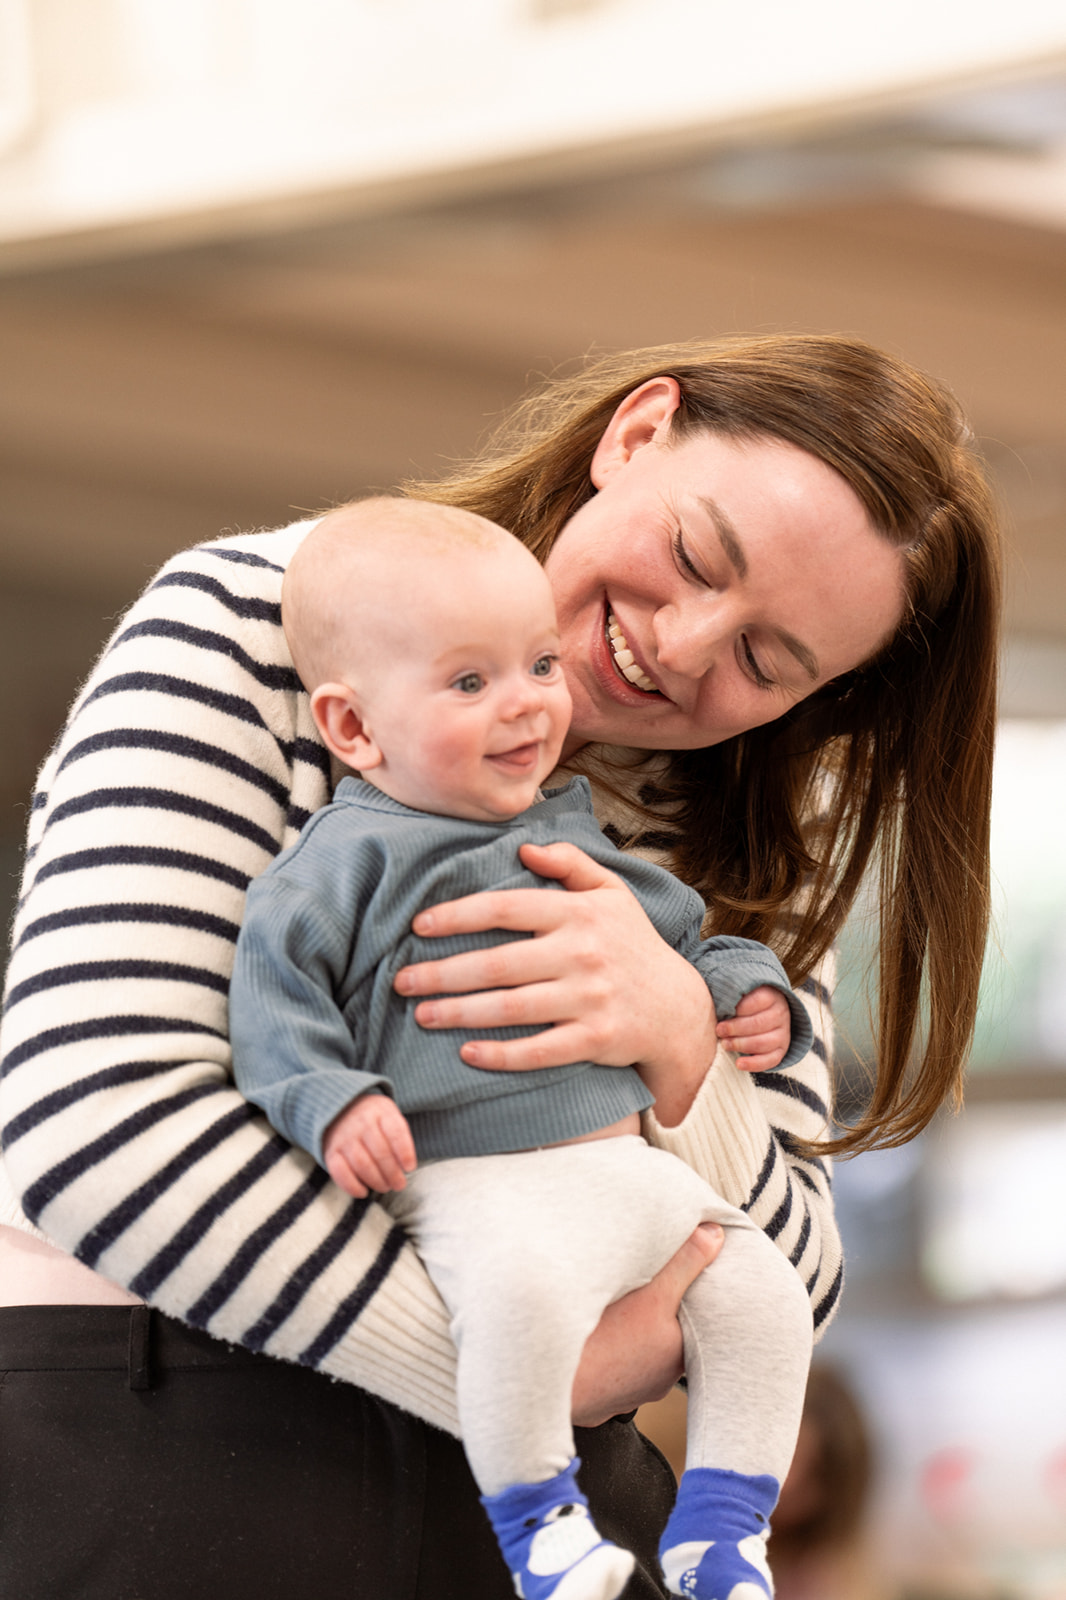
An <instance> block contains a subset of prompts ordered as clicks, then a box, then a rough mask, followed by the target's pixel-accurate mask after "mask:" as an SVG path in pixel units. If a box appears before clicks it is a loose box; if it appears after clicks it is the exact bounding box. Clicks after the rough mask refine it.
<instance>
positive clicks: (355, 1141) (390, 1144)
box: [322, 1094, 417, 1200]
mask: <svg viewBox="0 0 1066 1600" xmlns="http://www.w3.org/2000/svg"><path fill="white" fill-rule="evenodd" d="M322 1154H323V1155H324V1157H325V1160H326V1170H327V1172H328V1173H329V1175H330V1177H331V1178H332V1179H333V1181H334V1183H338V1184H340V1186H341V1188H342V1189H344V1190H345V1191H346V1192H347V1193H348V1194H351V1195H354V1196H355V1198H356V1199H357V1200H362V1199H363V1198H364V1197H365V1196H366V1195H367V1194H368V1193H369V1191H370V1190H371V1189H375V1190H377V1192H378V1193H379V1194H384V1193H385V1192H386V1191H387V1190H389V1189H405V1188H406V1187H407V1177H406V1174H407V1173H408V1172H413V1171H414V1170H415V1166H416V1165H417V1163H416V1161H415V1142H414V1140H413V1139H412V1137H411V1130H410V1128H409V1127H408V1125H407V1118H406V1117H405V1116H404V1114H403V1112H402V1111H401V1110H400V1108H399V1106H398V1105H397V1104H396V1102H395V1100H390V1099H389V1096H388V1095H387V1094H364V1095H361V1096H360V1097H359V1099H358V1100H353V1101H352V1103H351V1105H350V1106H345V1108H344V1110H343V1111H342V1112H341V1114H340V1116H339V1117H334V1119H333V1121H332V1122H331V1123H330V1125H329V1127H328V1128H327V1129H326V1134H325V1138H324V1139H323V1140H322Z"/></svg>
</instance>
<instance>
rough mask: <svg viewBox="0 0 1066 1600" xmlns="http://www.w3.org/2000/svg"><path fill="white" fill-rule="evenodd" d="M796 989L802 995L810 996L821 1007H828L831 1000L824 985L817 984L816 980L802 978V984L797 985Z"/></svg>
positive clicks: (831, 997)
mask: <svg viewBox="0 0 1066 1600" xmlns="http://www.w3.org/2000/svg"><path fill="white" fill-rule="evenodd" d="M796 988H797V989H798V990H800V992H801V993H802V994H809V995H811V996H812V997H813V998H814V999H815V1000H817V1002H818V1004H819V1005H821V1006H828V1005H829V1004H830V1003H831V1001H832V999H833V996H832V995H831V994H830V992H829V990H828V989H827V988H826V986H825V984H824V983H819V982H818V979H817V978H804V980H803V982H802V983H797V985H796Z"/></svg>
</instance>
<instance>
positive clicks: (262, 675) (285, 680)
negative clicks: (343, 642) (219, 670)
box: [111, 617, 303, 694]
mask: <svg viewBox="0 0 1066 1600" xmlns="http://www.w3.org/2000/svg"><path fill="white" fill-rule="evenodd" d="M130 639H168V640H170V642H171V643H175V644H185V645H191V646H192V648H193V649H195V650H207V651H210V652H211V654H213V655H219V656H225V657H226V658H227V660H229V661H232V662H233V663H234V665H235V666H238V667H241V668H242V669H243V670H244V671H245V672H247V673H248V674H249V676H250V677H253V678H254V679H255V681H256V682H257V683H261V684H262V685H263V687H264V688H265V689H281V690H284V691H287V692H289V693H292V694H300V693H302V691H303V685H302V684H301V682H300V680H299V678H298V677H297V676H296V669H295V668H294V667H278V666H275V665H274V664H273V662H269V661H257V660H256V658H255V656H252V655H249V654H248V651H247V650H245V649H243V648H242V647H241V646H240V645H239V644H238V643H237V641H236V640H235V639H231V638H230V637H229V635H228V634H225V633H215V631H214V630H213V629H212V628H194V627H193V626H192V624H191V623H188V622H174V621H173V620H171V619H170V618H169V617H149V618H147V620H146V621H144V622H135V623H134V624H133V625H132V627H129V628H127V629H126V631H125V633H120V634H119V636H118V638H117V639H116V640H115V642H114V644H113V645H112V646H111V648H112V650H117V649H118V648H119V646H120V645H123V644H126V643H128V642H129V640H130Z"/></svg>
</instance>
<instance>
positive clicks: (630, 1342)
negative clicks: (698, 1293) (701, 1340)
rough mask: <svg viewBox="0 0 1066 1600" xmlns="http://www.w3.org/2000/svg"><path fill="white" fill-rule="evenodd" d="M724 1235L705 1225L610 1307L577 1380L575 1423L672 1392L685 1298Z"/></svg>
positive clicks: (610, 1414)
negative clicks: (640, 1284) (639, 1285)
mask: <svg viewBox="0 0 1066 1600" xmlns="http://www.w3.org/2000/svg"><path fill="white" fill-rule="evenodd" d="M723 1238H724V1235H723V1232H722V1229H721V1228H720V1227H718V1225H717V1224H716V1223H704V1224H702V1225H701V1226H700V1227H699V1228H697V1229H696V1231H695V1233H694V1234H692V1235H691V1236H690V1237H689V1238H688V1239H687V1240H686V1241H685V1243H684V1244H683V1245H682V1246H681V1249H680V1250H679V1251H678V1252H677V1254H676V1255H674V1256H673V1257H671V1259H670V1260H669V1261H668V1262H667V1263H666V1265H665V1266H664V1267H663V1268H662V1269H661V1271H659V1272H658V1273H657V1274H656V1276H655V1277H654V1278H653V1279H652V1280H651V1282H650V1283H646V1284H645V1285H644V1287H643V1289H635V1290H634V1291H633V1293H632V1294H627V1295H623V1297H622V1299H621V1300H616V1301H615V1302H614V1304H613V1305H610V1306H608V1307H607V1309H606V1311H605V1312H604V1314H603V1316H602V1317H601V1318H600V1321H599V1323H598V1325H597V1326H596V1328H595V1329H594V1330H593V1332H592V1334H591V1336H590V1337H589V1339H588V1341H587V1342H586V1344H585V1349H584V1351H583V1352H582V1356H581V1362H580V1365H579V1367H578V1371H577V1376H576V1378H575V1380H574V1388H573V1395H572V1406H573V1418H574V1421H575V1422H577V1423H581V1424H583V1425H585V1426H588V1427H592V1426H595V1425H596V1424H597V1423H600V1422H605V1421H606V1420H607V1419H608V1417H614V1416H617V1415H618V1414H619V1413H620V1412H624V1411H632V1410H633V1409H634V1408H635V1407H636V1406H639V1405H643V1404H644V1403H645V1402H646V1401H648V1400H659V1399H661V1398H662V1396H663V1395H664V1394H667V1393H668V1392H669V1390H670V1389H671V1387H672V1386H673V1385H674V1384H675V1383H676V1382H677V1380H678V1378H679V1377H680V1376H681V1371H682V1346H681V1329H680V1327H679V1325H678V1321H677V1312H678V1307H679V1306H680V1304H681V1297H682V1295H683V1294H684V1292H685V1290H686V1289H687V1288H688V1286H689V1284H690V1283H692V1282H693V1281H694V1280H695V1279H696V1278H697V1277H698V1276H699V1274H700V1273H701V1272H702V1271H703V1269H704V1267H706V1266H709V1265H710V1263H711V1262H712V1261H713V1260H714V1257H715V1256H716V1255H717V1254H718V1251H719V1250H720V1249H721V1247H722V1241H723Z"/></svg>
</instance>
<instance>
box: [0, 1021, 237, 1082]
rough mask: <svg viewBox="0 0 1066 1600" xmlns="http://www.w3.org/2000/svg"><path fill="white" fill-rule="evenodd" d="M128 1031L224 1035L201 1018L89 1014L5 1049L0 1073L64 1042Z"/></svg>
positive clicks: (123, 1034)
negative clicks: (86, 1016) (84, 1017)
mask: <svg viewBox="0 0 1066 1600" xmlns="http://www.w3.org/2000/svg"><path fill="white" fill-rule="evenodd" d="M131 1033H137V1034H146V1033H148V1034H154V1033H206V1034H209V1035H210V1036H211V1037H212V1038H214V1039H225V1037H226V1035H225V1034H224V1033H222V1032H221V1031H220V1030H219V1029H218V1028H209V1027H208V1026H207V1024H206V1023H204V1022H190V1021H189V1019H188V1018H187V1017H136V1016H133V1017H123V1016H113V1017H89V1018H87V1019H86V1020H85V1021H84V1022H68V1023H64V1024H63V1026H61V1027H58V1028H45V1029H44V1030H43V1031H42V1032H41V1033H35V1034H34V1035H33V1036H32V1038H29V1039H24V1040H23V1041H22V1043H21V1044H19V1045H16V1046H15V1048H14V1050H9V1051H8V1053H7V1055H6V1056H5V1057H4V1060H3V1065H2V1066H0V1077H4V1078H6V1077H7V1075H8V1073H9V1072H14V1070H15V1068H16V1067H21V1066H23V1065H24V1064H25V1063H26V1062H27V1061H32V1060H33V1058H34V1056H39V1055H43V1054H44V1052H45V1051H46V1050H59V1049H61V1048H62V1047H63V1046H64V1045H67V1044H84V1043H85V1041H86V1040H88V1039H122V1038H125V1037H127V1036H128V1035H129V1034H131Z"/></svg>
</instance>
